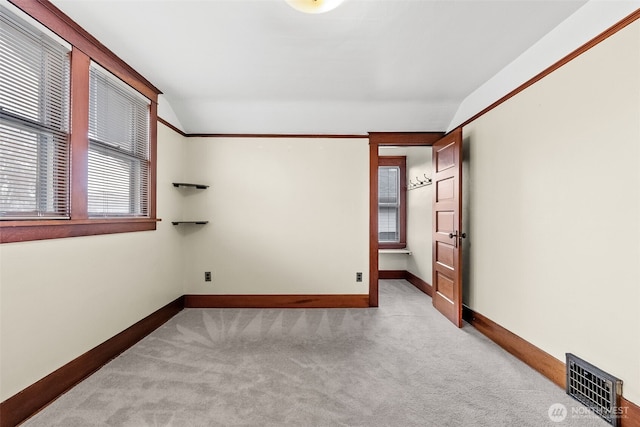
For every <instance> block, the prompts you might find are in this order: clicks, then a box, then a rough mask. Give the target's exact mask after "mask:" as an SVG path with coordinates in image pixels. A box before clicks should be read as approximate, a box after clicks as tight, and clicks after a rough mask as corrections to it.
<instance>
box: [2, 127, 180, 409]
mask: <svg viewBox="0 0 640 427" xmlns="http://www.w3.org/2000/svg"><path fill="white" fill-rule="evenodd" d="M158 127H159V129H158V132H159V135H158V204H157V208H158V216H159V217H161V218H164V221H162V222H160V223H159V224H158V229H157V230H156V231H147V232H137V233H126V234H113V235H107V236H91V237H75V238H67V239H56V240H44V241H36V242H25V243H9V244H3V245H0V307H1V315H0V319H1V320H0V321H1V323H0V324H1V326H0V327H1V334H0V339H1V346H0V352H1V353H0V355H1V359H0V360H1V365H0V384H1V387H2V389H1V390H0V393H1V396H0V401H4V400H5V399H7V398H8V397H11V396H12V395H14V394H16V393H17V392H19V391H20V390H22V389H24V388H25V387H27V386H29V385H31V384H33V383H34V382H36V381H37V380H39V379H40V378H42V377H44V376H46V375H48V374H49V373H51V372H52V371H54V370H55V369H57V368H59V367H61V366H62V365H64V364H66V363H68V362H69V361H71V360H73V359H75V358H76V357H78V356H80V355H81V354H83V353H85V352H86V351H88V350H90V349H91V348H93V347H95V346H96V345H98V344H101V343H102V342H104V341H105V340H107V339H109V338H111V337H112V336H114V335H116V334H117V333H119V332H121V331H122V330H124V329H126V328H127V327H129V326H131V325H132V324H134V323H135V322H137V321H139V320H140V319H142V318H144V317H145V316H147V315H149V314H150V313H152V312H154V311H155V310H157V309H158V308H160V307H162V306H164V305H165V304H167V303H169V302H171V301H173V300H174V299H176V298H177V297H179V296H180V295H182V294H183V293H184V292H183V275H182V267H181V264H182V260H181V256H182V248H183V246H182V243H183V242H182V239H181V236H180V234H179V233H178V232H177V231H176V229H175V227H173V226H172V225H171V222H170V221H169V220H170V218H171V217H174V216H176V215H179V214H180V209H181V207H180V201H181V200H180V197H179V196H180V195H179V194H177V193H176V192H175V191H174V190H173V187H171V184H170V182H171V181H172V180H173V179H177V178H180V177H181V174H182V162H181V161H180V160H181V158H182V156H183V149H184V142H183V138H182V137H181V136H179V135H177V134H176V133H174V132H173V131H170V130H168V129H167V128H166V127H164V126H163V125H159V126H158ZM176 160H177V161H176Z"/></svg>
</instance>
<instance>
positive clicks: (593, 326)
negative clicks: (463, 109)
mask: <svg viewBox="0 0 640 427" xmlns="http://www.w3.org/2000/svg"><path fill="white" fill-rule="evenodd" d="M464 138H465V140H466V141H468V143H469V148H470V157H471V162H470V180H469V182H470V188H469V190H468V191H470V206H469V209H470V210H469V211H470V233H469V240H470V243H471V248H470V251H469V253H467V254H465V256H468V257H470V258H471V265H472V268H471V271H470V277H469V282H470V283H468V284H467V290H468V292H467V294H466V297H465V301H466V303H467V304H468V305H469V306H470V307H471V308H472V309H474V310H476V311H477V312H479V313H481V314H483V315H485V316H487V317H489V318H490V319H492V320H494V321H495V322H497V323H498V324H500V325H502V326H504V327H505V328H507V329H509V330H510V331H512V332H514V333H515V334H517V335H519V336H521V337H523V338H524V339H526V340H527V341H529V342H531V343H533V344H534V345H536V346H538V347H539V348H541V349H542V350H544V351H546V352H548V353H549V354H551V355H553V356H554V357H556V358H558V359H560V360H563V361H564V357H565V353H566V352H571V353H575V354H576V355H578V356H579V357H582V358H584V359H586V360H587V361H589V362H591V363H593V364H595V365H596V366H598V367H600V368H601V369H603V370H605V371H607V372H610V373H611V374H613V375H615V376H617V377H619V378H621V379H622V380H623V381H624V395H625V397H626V398H627V399H629V400H631V401H633V402H636V403H640V310H638V307H640V262H639V260H640V192H639V190H638V189H639V188H640V22H638V21H636V22H635V23H634V24H632V25H631V26H629V27H627V28H625V29H623V30H622V31H621V32H619V33H617V34H616V35H614V36H613V37H611V38H609V39H607V40H605V41H604V42H602V43H601V44H599V45H597V46H595V47H594V48H592V49H591V50H589V51H588V52H586V53H585V54H583V55H581V56H580V57H578V58H577V59H575V60H574V61H572V62H570V63H569V64H567V65H565V66H563V67H562V68H560V69H558V70H557V71H555V72H553V73H552V74H551V75H549V76H547V77H545V78H544V79H543V80H541V81H540V82H538V83H536V84H535V85H533V86H531V87H529V88H528V89H526V90H525V91H523V92H522V93H520V94H519V95H517V96H516V97H514V98H512V99H511V100H509V101H507V102H505V103H503V104H502V105H501V106H500V107H498V108H496V109H494V110H492V111H491V112H489V113H487V114H485V115H484V116H482V117H481V118H479V119H478V120H476V121H474V122H473V123H471V124H470V125H468V126H466V127H465V128H464Z"/></svg>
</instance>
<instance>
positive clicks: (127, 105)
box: [88, 63, 149, 217]
mask: <svg viewBox="0 0 640 427" xmlns="http://www.w3.org/2000/svg"><path fill="white" fill-rule="evenodd" d="M88 172H89V173H88V176H89V179H88V196H89V198H88V203H89V209H88V212H89V216H91V217H97V216H106V217H109V216H122V215H124V216H146V215H147V214H148V209H147V202H148V195H149V192H148V191H147V187H148V184H149V101H148V100H147V99H146V98H144V97H142V96H141V95H139V94H138V93H137V92H136V91H134V90H133V89H131V88H130V87H128V86H127V85H126V84H124V83H123V82H122V81H120V80H119V79H117V78H116V77H115V76H113V75H112V74H111V73H109V72H107V71H105V70H104V69H102V68H100V67H99V66H97V65H95V64H93V63H92V64H91V68H90V72H89V169H88Z"/></svg>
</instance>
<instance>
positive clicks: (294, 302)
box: [184, 294, 369, 308]
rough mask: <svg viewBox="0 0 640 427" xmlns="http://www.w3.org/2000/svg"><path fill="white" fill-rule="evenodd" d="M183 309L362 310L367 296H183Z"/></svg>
mask: <svg viewBox="0 0 640 427" xmlns="http://www.w3.org/2000/svg"><path fill="white" fill-rule="evenodd" d="M184 306H185V308H364V307H369V295H366V294H363V295H322V294H320V295H185V296H184Z"/></svg>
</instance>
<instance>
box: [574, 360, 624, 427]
mask: <svg viewBox="0 0 640 427" xmlns="http://www.w3.org/2000/svg"><path fill="white" fill-rule="evenodd" d="M567 394H568V395H569V396H571V397H573V398H574V399H576V400H577V401H579V402H580V403H582V404H583V405H585V406H586V407H587V408H589V409H591V410H592V411H593V412H594V413H596V414H598V415H599V416H600V417H602V418H603V419H604V420H605V421H606V422H608V423H609V424H611V425H612V426H615V427H618V420H619V416H618V415H619V414H618V407H619V405H620V396H621V395H622V380H619V379H618V378H616V377H614V376H612V375H609V374H607V373H606V372H603V371H602V370H600V369H598V368H596V367H595V366H593V365H592V364H590V363H588V362H585V361H584V360H582V359H580V358H579V357H577V356H575V355H573V354H571V353H567Z"/></svg>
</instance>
